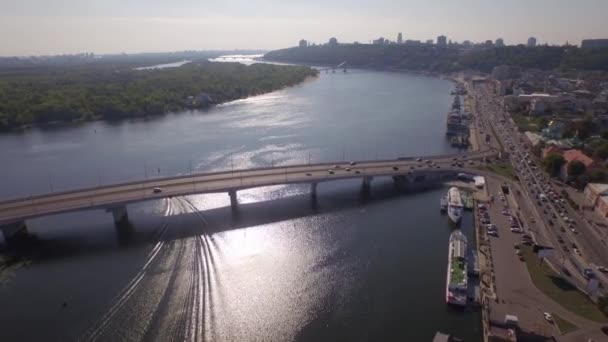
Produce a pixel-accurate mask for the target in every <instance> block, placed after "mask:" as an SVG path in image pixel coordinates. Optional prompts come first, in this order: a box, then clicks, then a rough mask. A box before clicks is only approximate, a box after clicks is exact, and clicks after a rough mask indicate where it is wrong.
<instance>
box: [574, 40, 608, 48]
mask: <svg viewBox="0 0 608 342" xmlns="http://www.w3.org/2000/svg"><path fill="white" fill-rule="evenodd" d="M581 47H582V48H583V49H603V48H608V39H583V41H582V42H581Z"/></svg>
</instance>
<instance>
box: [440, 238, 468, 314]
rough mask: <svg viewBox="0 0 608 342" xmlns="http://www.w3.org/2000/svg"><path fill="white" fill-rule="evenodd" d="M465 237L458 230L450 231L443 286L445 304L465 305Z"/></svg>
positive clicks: (466, 289) (466, 281)
mask: <svg viewBox="0 0 608 342" xmlns="http://www.w3.org/2000/svg"><path fill="white" fill-rule="evenodd" d="M467 291H468V279H467V238H466V236H464V234H462V232H461V231H460V230H456V231H454V232H452V235H450V244H449V251H448V272H447V281H446V286H445V301H446V303H447V304H451V305H458V306H466V305H467Z"/></svg>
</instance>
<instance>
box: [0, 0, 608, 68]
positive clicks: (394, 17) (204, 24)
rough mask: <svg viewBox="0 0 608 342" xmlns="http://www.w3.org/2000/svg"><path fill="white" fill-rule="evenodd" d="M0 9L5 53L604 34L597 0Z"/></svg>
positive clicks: (24, 5)
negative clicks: (399, 35) (333, 39)
mask: <svg viewBox="0 0 608 342" xmlns="http://www.w3.org/2000/svg"><path fill="white" fill-rule="evenodd" d="M0 6H1V8H2V11H1V13H0V41H2V42H3V44H2V46H0V55H3V56H21V55H51V54H64V53H78V52H95V53H118V52H127V53H133V52H157V51H175V50H195V49H196V50H203V49H224V50H226V49H276V48H281V47H286V46H294V45H296V42H297V41H298V40H299V39H301V38H305V39H307V40H308V41H311V42H317V43H322V42H326V41H327V39H328V38H329V37H331V36H335V37H337V38H338V40H339V41H344V42H352V41H360V42H362V43H367V42H369V41H370V40H372V39H375V38H377V37H380V36H383V37H386V38H389V39H395V38H396V35H397V33H398V32H403V36H404V39H418V40H422V41H425V40H427V39H436V37H437V36H438V35H441V34H444V35H447V36H448V38H449V39H452V40H455V41H463V40H471V41H485V40H487V39H491V40H494V39H496V38H499V37H501V38H504V40H505V43H506V44H517V43H525V41H526V39H527V38H528V37H530V36H535V37H537V38H538V42H539V43H540V44H544V43H548V44H563V43H565V42H570V43H572V44H580V41H581V40H582V39H584V38H599V37H601V35H602V33H605V32H606V31H608V25H607V23H606V21H605V13H607V12H608V2H606V1H602V0H588V1H581V2H577V3H576V5H572V2H571V1H567V0H539V1H533V2H530V1H524V0H514V1H509V2H497V1H482V0H466V1H458V2H444V1H438V0H432V1H416V0H404V1H391V0H379V1H362V0H354V1H346V0H338V1H331V2H326V1H319V0H311V1H302V0H296V1H278V0H264V1H245V0H236V1H193V0H176V1H171V2H163V1H158V0H153V1H144V0H134V1H129V2H128V3H125V2H124V1H118V0H108V1H92V0H84V1H82V0H50V1H47V0H23V1H6V0H3V1H2V3H1V4H0ZM569 23H576V24H569ZM581 23H584V25H582V24H581Z"/></svg>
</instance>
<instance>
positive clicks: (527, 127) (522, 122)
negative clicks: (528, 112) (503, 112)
mask: <svg viewBox="0 0 608 342" xmlns="http://www.w3.org/2000/svg"><path fill="white" fill-rule="evenodd" d="M511 118H513V121H514V122H515V124H516V125H517V128H519V131H520V132H525V131H531V132H539V131H540V130H541V129H543V128H544V126H545V123H543V119H541V117H530V116H525V115H523V114H521V113H511Z"/></svg>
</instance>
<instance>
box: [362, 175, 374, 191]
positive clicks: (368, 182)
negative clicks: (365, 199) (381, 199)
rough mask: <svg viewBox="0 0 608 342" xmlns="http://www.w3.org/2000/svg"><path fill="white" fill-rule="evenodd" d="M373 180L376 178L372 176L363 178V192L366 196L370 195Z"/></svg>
mask: <svg viewBox="0 0 608 342" xmlns="http://www.w3.org/2000/svg"><path fill="white" fill-rule="evenodd" d="M372 179H374V177H372V176H365V177H363V183H361V190H362V191H363V193H364V194H369V192H370V190H371V187H372Z"/></svg>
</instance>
